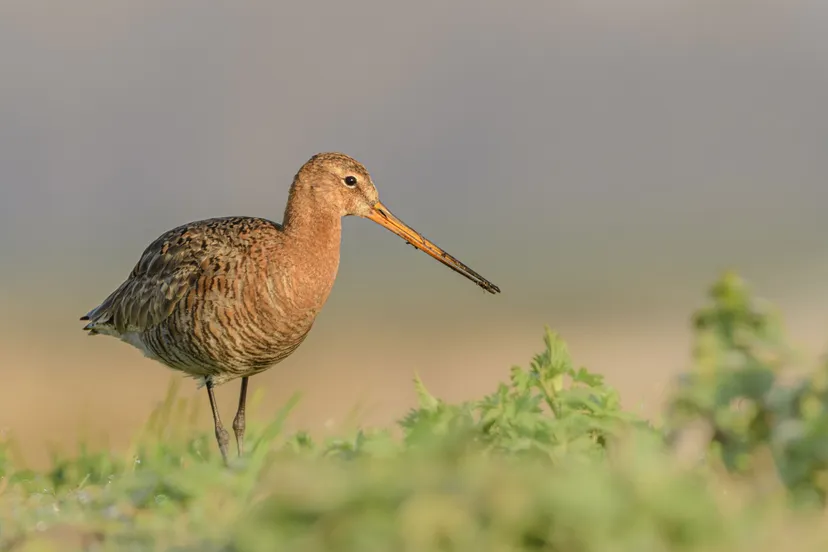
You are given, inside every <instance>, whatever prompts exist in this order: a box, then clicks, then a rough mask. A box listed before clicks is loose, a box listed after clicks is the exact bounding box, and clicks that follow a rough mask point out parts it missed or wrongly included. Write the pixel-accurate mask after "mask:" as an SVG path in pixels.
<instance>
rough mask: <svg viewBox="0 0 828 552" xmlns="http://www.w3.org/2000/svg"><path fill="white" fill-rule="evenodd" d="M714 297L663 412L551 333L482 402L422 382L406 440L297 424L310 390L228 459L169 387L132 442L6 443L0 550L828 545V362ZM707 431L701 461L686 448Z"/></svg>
mask: <svg viewBox="0 0 828 552" xmlns="http://www.w3.org/2000/svg"><path fill="white" fill-rule="evenodd" d="M710 299H711V300H710V303H709V305H707V306H706V307H705V308H703V309H701V310H700V311H699V312H698V313H697V314H696V316H695V318H694V330H695V335H696V343H695V348H694V352H693V358H692V361H693V362H692V366H691V369H690V370H689V371H688V372H687V373H685V374H683V376H682V378H681V379H680V381H679V382H678V383H677V385H676V388H675V390H674V392H673V394H672V396H671V397H670V399H669V400H668V402H667V409H666V411H665V416H664V422H663V425H662V426H661V427H654V426H653V425H652V424H650V423H648V422H647V421H645V420H642V419H640V418H638V417H637V416H634V415H632V414H631V413H629V412H627V411H625V410H624V409H623V408H622V405H621V400H620V397H619V396H618V393H617V392H616V391H615V390H614V389H612V388H611V387H610V386H608V385H607V384H606V383H605V382H604V380H603V378H602V377H601V376H600V375H598V374H594V373H592V372H590V371H589V370H587V369H585V368H581V367H577V368H576V365H575V364H574V363H573V361H572V358H571V356H570V354H569V352H568V350H567V347H566V344H565V343H564V341H563V340H562V339H561V338H560V337H559V336H558V335H557V334H555V333H554V332H552V331H550V330H547V331H546V334H545V336H544V344H545V347H544V350H543V351H542V352H541V353H540V354H538V355H536V356H535V357H534V358H533V359H532V361H531V363H530V365H529V368H528V369H524V368H520V367H514V368H512V369H511V372H510V374H509V376H508V379H507V381H506V382H504V383H502V384H500V385H498V386H497V388H496V389H495V390H494V391H493V392H492V393H490V394H489V395H486V396H484V397H482V398H480V399H478V400H472V401H466V402H462V403H456V404H452V403H447V402H445V401H443V400H441V399H439V398H437V397H435V396H433V395H432V394H431V393H430V392H429V391H428V390H427V389H426V387H425V385H424V384H423V382H422V381H421V380H420V379H419V378H415V382H414V383H415V392H416V394H417V397H418V406H417V407H416V408H414V409H412V410H411V411H410V412H408V413H407V414H406V415H405V416H404V417H403V418H402V419H401V420H400V422H399V424H398V426H399V427H398V429H399V430H400V433H401V436H395V435H394V433H393V432H392V431H390V430H389V429H367V428H362V429H359V430H357V431H355V432H354V433H352V434H350V435H343V436H340V437H338V438H335V439H327V440H324V441H322V442H316V441H314V439H312V438H311V437H310V436H309V435H308V434H307V433H305V432H298V433H295V434H286V433H285V432H284V430H283V428H284V421H285V419H286V417H287V416H288V415H289V412H290V410H291V408H292V407H293V405H294V404H295V403H296V398H294V399H292V400H291V401H289V402H288V404H286V405H285V407H284V408H283V409H282V411H281V412H280V413H279V414H278V415H277V416H276V417H275V419H274V420H272V421H271V423H269V424H268V425H266V426H264V427H256V426H254V427H251V428H250V429H249V431H248V434H249V435H248V442H249V443H250V446H249V451H248V453H247V454H246V455H245V457H244V458H242V459H239V460H238V461H237V462H235V463H234V464H233V465H232V466H231V467H230V468H229V469H227V468H225V467H223V465H222V463H221V461H220V458H219V455H218V452H217V448H216V446H215V442H214V439H213V436H212V433H211V432H209V431H206V430H205V428H201V427H199V426H198V425H197V424H196V423H195V416H194V413H195V410H194V403H191V402H188V401H186V400H183V399H179V398H178V397H177V385H173V386H172V387H171V388H170V392H169V393H168V396H167V397H166V399H165V401H164V402H163V403H162V404H161V405H159V407H158V408H157V409H156V411H155V412H154V414H153V415H152V417H151V419H150V421H149V423H148V424H147V426H146V428H145V430H144V431H143V432H142V433H141V434H140V435H139V436H138V437H137V438H136V440H135V444H134V446H133V447H132V448H131V449H130V450H129V451H128V453H126V454H117V453H112V452H107V451H93V450H89V449H87V448H84V447H80V448H79V450H78V452H77V453H76V454H74V455H71V456H66V455H56V456H55V457H54V459H53V462H52V467H51V469H49V470H46V471H43V472H38V471H33V470H27V469H24V468H23V467H21V463H20V461H13V459H14V458H15V455H13V454H12V452H13V448H12V446H11V443H9V442H7V441H2V440H0V551H6V550H9V551H11V550H14V551H22V550H61V551H62V550H176V551H180V552H187V551H208V552H209V551H217V552H218V551H222V552H258V551H267V552H270V551H272V550H291V551H326V550H343V551H348V550H353V551H360V552H371V551H389V550H393V551H403V552H406V551H410V552H418V551H432V550H445V551H466V550H468V551H486V550H491V551H497V552H500V551H504V552H505V551H510V552H512V551H513V552H521V551H534V550H537V551H541V550H542V551H566V552H593V551H594V552H598V551H601V552H603V551H609V552H622V551H630V552H632V551H670V550H681V551H701V550H705V551H706V550H722V551H724V550H728V551H730V550H750V551H751V552H753V551H757V550H758V551H762V550H776V549H779V547H778V546H776V545H775V544H774V541H773V540H772V539H774V538H777V539H779V542H781V543H782V544H787V543H789V541H788V540H787V539H786V538H783V537H780V535H783V536H784V535H787V534H788V532H790V531H796V534H797V537H798V543H797V548H798V549H801V550H824V549H828V548H826V546H825V545H826V544H828V534H826V531H825V530H823V529H821V528H822V527H824V524H820V523H818V522H815V521H814V520H815V519H818V517H817V516H819V515H822V512H823V511H824V502H825V497H826V481H827V480H826V476H825V474H826V459H827V458H828V446H827V445H826V444H825V443H828V439H826V437H828V435H826V431H828V416H827V415H826V400H827V399H826V386H828V377H826V376H828V371H827V370H826V367H820V368H819V369H817V370H815V371H811V372H807V371H806V372H803V374H804V375H803V374H799V375H798V379H796V380H795V381H793V382H792V383H791V382H789V381H787V380H786V379H785V378H786V377H787V376H790V372H791V368H792V367H794V364H795V362H796V358H795V355H794V354H793V353H792V351H791V350H790V349H789V347H788V346H787V344H786V341H785V338H784V335H783V332H782V330H781V325H780V324H779V322H778V317H777V316H775V315H774V314H773V313H772V312H771V310H770V309H769V308H767V307H766V306H764V305H762V304H761V303H760V302H758V301H756V300H755V299H753V298H752V297H751V296H750V295H749V293H748V291H747V289H746V286H745V285H744V283H743V282H742V281H741V280H740V279H739V278H737V277H736V276H734V275H730V274H728V275H725V276H724V277H723V278H722V279H721V280H720V281H719V282H717V283H716V284H715V285H714V286H713V288H712V291H711V298H710ZM788 379H790V378H788ZM694 428H701V429H702V431H703V436H704V439H703V440H702V442H701V444H702V446H701V449H700V450H701V452H702V453H703V454H701V455H699V456H698V457H691V458H690V461H689V462H688V459H687V458H683V457H682V454H681V452H680V447H679V445H680V443H681V441H682V439H683V437H684V436H685V435H686V434H687V433H688V432H690V431H691V430H693V429H694ZM768 481H772V482H775V485H768ZM769 489H770V490H769ZM734 497H736V498H734ZM789 503H793V504H795V505H797V506H798V507H797V508H795V509H792V508H789V506H788V505H789ZM806 537H807V538H810V539H811V540H810V541H806V540H805V539H806Z"/></svg>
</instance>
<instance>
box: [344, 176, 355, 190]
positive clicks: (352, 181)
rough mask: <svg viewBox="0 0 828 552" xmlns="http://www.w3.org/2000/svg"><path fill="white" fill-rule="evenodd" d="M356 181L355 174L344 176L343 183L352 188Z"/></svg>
mask: <svg viewBox="0 0 828 552" xmlns="http://www.w3.org/2000/svg"><path fill="white" fill-rule="evenodd" d="M356 183H357V179H356V177H355V176H346V177H345V185H346V186H348V187H349V188H353V187H354V186H356Z"/></svg>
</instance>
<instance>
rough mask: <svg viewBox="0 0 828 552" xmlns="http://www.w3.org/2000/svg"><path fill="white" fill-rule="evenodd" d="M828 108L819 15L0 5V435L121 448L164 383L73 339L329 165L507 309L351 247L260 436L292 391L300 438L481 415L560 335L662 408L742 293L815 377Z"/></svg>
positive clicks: (367, 231) (122, 357)
mask: <svg viewBox="0 0 828 552" xmlns="http://www.w3.org/2000/svg"><path fill="white" fill-rule="evenodd" d="M826 98H828V4H826V3H824V2H820V1H817V0H811V1H804V0H803V1H796V0H786V1H782V0H778V1H776V2H770V1H758V0H751V1H747V0H724V1H723V0H715V1H714V0H697V1H690V0H631V1H619V0H585V1H583V0H582V1H575V0H569V1H561V0H558V1H548V0H547V1H523V2H513V3H508V2H494V1H479V0H478V1H473V0H462V1H457V2H451V3H445V2H437V1H420V2H409V3H405V4H402V3H399V5H397V4H395V3H389V2H380V1H366V0H353V1H350V2H321V1H316V2H304V3H298V2H297V3H286V2H253V1H248V2H235V3H228V2H219V1H203V0H201V1H195V0H179V1H177V2H161V1H156V0H146V1H141V2H137V1H133V2H117V1H111V0H106V1H105V0H78V1H76V2H72V3H71V4H69V3H65V2H57V1H41V2H31V1H25V2H24V1H22V0H19V1H14V0H0V259H2V263H3V264H2V271H0V302H1V303H2V305H3V306H4V309H3V310H4V316H3V317H2V320H0V330H2V334H0V362H1V363H2V364H0V370H2V372H3V376H4V383H3V385H2V386H0V428H2V427H7V428H10V429H11V430H12V431H13V432H14V433H15V434H16V435H18V436H19V437H20V440H21V441H23V442H24V448H28V449H29V450H30V451H34V452H33V453H32V454H35V455H37V454H38V451H39V450H41V449H42V446H43V443H44V442H45V441H48V440H52V441H60V442H63V441H65V440H66V439H70V438H73V436H74V435H75V434H76V432H77V428H78V427H81V426H84V427H86V428H87V429H88V431H89V432H90V435H92V437H90V438H98V437H99V436H100V435H103V434H107V435H110V436H111V437H112V440H111V442H113V444H114V445H116V446H119V445H121V444H123V443H124V442H125V441H126V439H127V438H128V434H129V432H132V431H133V430H134V429H135V428H136V427H137V426H138V425H140V424H141V423H142V421H143V420H144V419H145V417H146V415H147V413H148V412H149V410H150V409H151V408H152V407H153V405H154V402H155V401H156V400H157V399H159V398H160V397H161V396H162V394H163V391H164V388H165V385H166V383H167V381H168V379H169V378H170V374H169V373H168V372H166V371H165V370H164V369H163V368H161V367H160V366H157V365H154V364H153V363H151V362H150V361H147V360H144V359H142V358H141V357H140V355H139V354H138V353H137V352H136V351H134V350H131V349H130V348H129V347H128V346H126V345H123V344H119V343H117V342H115V341H114V340H108V339H103V338H101V339H95V340H92V339H86V338H85V337H84V335H83V333H82V332H81V331H80V323H79V322H77V317H78V316H80V315H81V314H83V313H84V312H86V311H87V310H88V309H89V308H91V307H92V306H94V305H95V304H97V303H98V302H99V301H100V300H102V299H103V298H104V297H105V296H106V294H108V293H109V292H110V291H111V290H112V289H114V287H115V286H117V285H118V283H120V281H121V280H122V279H123V278H124V277H125V276H126V275H127V274H128V272H129V270H130V269H131V268H132V265H133V264H134V262H135V261H136V260H137V258H138V255H139V254H140V253H141V251H142V250H143V248H144V247H145V246H146V244H147V243H148V242H149V241H151V240H152V239H153V238H155V237H156V236H157V235H159V234H160V233H161V232H163V231H164V230H166V229H168V228H170V227H172V226H176V225H178V224H181V223H183V222H187V221H190V220H194V219H199V218H206V217H210V216H217V215H227V214H249V215H257V216H265V217H268V218H271V219H275V220H280V219H281V215H282V211H283V209H284V201H285V199H286V196H287V190H288V186H289V184H290V181H291V179H292V176H293V174H294V173H295V172H296V170H297V169H298V168H299V166H300V165H301V164H302V163H303V162H304V161H305V160H307V158H308V157H310V156H311V155H312V154H313V153H316V152H318V151H324V150H339V151H343V152H345V153H348V154H350V155H353V156H355V157H357V158H358V159H360V160H361V161H363V162H364V163H365V164H366V165H367V166H368V168H369V170H370V171H371V172H372V175H373V177H374V180H375V181H376V182H377V185H378V188H379V190H380V194H381V197H382V199H383V202H384V203H386V205H388V206H389V207H390V208H391V209H392V210H394V211H395V212H396V214H398V215H399V216H400V217H401V218H402V219H403V220H405V221H406V222H408V223H410V224H411V225H412V226H414V227H415V228H417V229H418V230H420V231H421V232H423V233H424V234H425V235H426V236H428V237H430V238H432V239H433V240H434V241H435V242H437V243H438V244H440V245H442V246H443V247H445V248H446V249H447V250H448V251H450V252H451V253H453V254H455V255H456V256H457V257H459V258H460V259H461V260H463V261H464V262H466V263H467V264H469V265H471V266H472V267H474V268H475V269H477V270H478V271H479V272H481V273H482V274H484V275H485V276H487V277H488V278H490V279H491V280H493V281H494V282H496V283H497V284H499V285H500V286H501V288H502V289H503V294H502V295H500V296H497V297H491V296H486V295H484V294H483V292H482V291H480V290H479V289H477V288H475V287H474V286H473V285H471V284H469V283H468V282H467V281H465V280H463V279H462V278H460V277H459V276H457V275H455V274H453V273H451V272H450V271H448V270H447V269H445V267H442V266H440V265H439V264H437V263H435V262H433V261H431V260H430V259H428V257H426V256H425V255H423V254H421V253H417V252H415V251H414V250H413V249H411V248H410V247H407V246H405V245H404V244H403V242H402V241H400V240H399V239H397V238H395V237H394V236H392V235H390V234H388V233H387V232H385V231H383V230H381V229H380V228H378V227H375V226H374V225H372V224H371V223H370V222H367V221H359V220H347V221H346V225H345V227H346V232H345V238H344V242H343V262H342V265H341V269H340V277H339V280H338V282H337V285H336V288H335V290H334V294H333V296H332V299H331V301H330V302H329V304H328V306H327V307H326V310H325V311H324V312H323V314H322V316H321V317H320V319H319V321H318V323H317V326H316V328H315V329H314V332H313V333H312V337H311V338H309V339H308V341H307V342H306V345H304V346H303V348H302V349H301V350H300V351H299V352H297V353H296V354H295V355H294V356H293V357H291V359H290V360H288V361H286V362H285V363H284V364H282V365H280V366H279V367H278V368H276V369H274V370H272V371H271V372H269V373H268V374H266V375H263V376H260V377H258V378H256V380H254V384H255V386H256V388H259V389H263V390H264V392H265V394H264V397H265V399H264V402H263V405H262V415H263V416H264V415H266V414H267V413H269V412H271V411H272V410H273V409H275V408H276V407H277V406H278V404H279V402H280V401H282V400H284V398H286V397H287V396H288V395H289V394H290V393H292V392H293V391H295V390H301V391H303V392H304V393H305V401H304V402H303V403H302V406H300V408H299V410H298V411H297V417H296V418H295V423H296V424H298V425H305V426H310V427H312V428H317V427H321V426H322V425H323V424H324V422H325V421H326V420H329V419H330V420H333V421H334V422H338V421H341V420H342V419H343V417H344V416H345V413H346V412H347V411H348V409H349V408H351V407H352V406H353V405H355V404H357V403H360V404H361V405H363V406H364V409H365V410H364V412H363V419H364V420H366V421H369V422H381V421H382V422H384V421H387V420H390V419H392V418H394V417H398V416H399V415H401V414H402V413H403V412H404V410H405V408H406V407H407V405H409V404H410V403H411V400H412V398H413V396H412V395H413V393H411V388H410V385H409V381H410V378H411V376H412V375H413V372H414V371H415V370H416V371H419V372H420V373H421V375H423V377H424V378H425V379H426V382H427V383H429V382H430V387H431V388H432V389H433V390H434V391H435V392H437V393H438V394H441V395H443V396H446V397H448V398H451V399H454V398H470V397H472V396H475V395H476V394H478V393H481V392H483V391H486V390H488V389H490V388H492V387H493V386H494V384H495V383H496V382H497V381H498V380H499V379H501V378H503V377H506V375H507V369H508V367H509V365H511V364H514V363H526V362H527V361H528V359H529V358H530V357H531V355H532V354H533V353H534V352H536V351H537V350H538V349H539V347H540V345H541V342H540V337H541V334H542V331H543V325H544V324H550V325H552V326H553V327H555V328H556V329H558V330H560V331H561V332H562V333H563V334H564V336H565V337H567V338H568V339H569V341H570V343H571V346H572V349H573V351H574V352H575V354H576V356H577V358H578V359H579V360H581V361H583V362H585V363H588V364H589V365H590V366H591V367H592V368H593V369H597V370H599V371H601V372H603V373H606V374H607V376H608V378H609V379H610V381H611V382H612V383H613V384H615V385H617V386H618V387H619V388H621V390H622V392H623V393H624V394H625V397H627V398H628V402H629V403H631V404H630V406H631V407H636V405H639V406H641V407H643V408H652V405H653V404H657V402H658V400H659V398H660V397H661V393H662V391H663V387H664V385H665V383H666V382H668V381H669V377H670V375H671V374H673V373H675V371H676V370H679V369H681V368H683V367H684V363H685V362H686V358H687V354H686V353H687V347H688V333H687V317H688V315H689V314H690V312H691V309H692V308H694V307H695V306H696V305H698V304H699V302H700V301H701V300H702V299H703V293H704V289H705V286H706V285H707V284H708V283H709V282H710V281H711V280H712V279H713V278H714V277H715V276H716V275H717V274H718V272H719V271H720V270H721V269H723V268H727V267H734V268H737V269H739V270H740V271H741V272H742V273H743V274H744V275H745V276H747V277H748V278H749V279H750V280H751V281H752V282H754V283H755V284H756V285H757V286H758V287H759V290H760V291H761V292H762V293H763V294H764V295H766V296H769V297H770V298H772V299H773V300H774V301H776V302H777V303H779V304H780V305H782V307H783V309H784V310H785V312H786V314H787V315H788V318H789V321H790V322H791V325H792V328H793V329H794V330H795V332H796V334H797V337H798V338H799V339H800V341H802V342H803V343H806V344H808V345H810V346H812V350H813V351H814V352H819V351H820V348H819V347H820V345H821V344H822V341H823V338H828V331H826V317H828V293H827V292H828V283H826V282H828V262H826V260H827V257H826V256H827V255H828V243H826V236H827V235H828V217H826V216H825V213H826V201H828V155H826V147H828V111H826V109H825V102H826ZM826 341H828V339H826ZM190 383H191V382H186V383H185V386H184V391H185V392H186V394H194V393H196V391H195V389H194V388H193V387H192V386H191V385H190ZM236 392H237V390H236V385H235V384H233V385H232V386H228V387H227V388H225V389H223V390H222V392H221V394H222V401H223V404H224V405H226V410H227V413H226V414H225V417H226V418H227V417H229V416H232V413H231V412H230V410H231V408H232V406H231V405H232V404H233V403H234V401H235V395H236ZM203 414H204V417H205V424H207V423H208V422H207V419H208V418H207V413H206V409H205V411H204V413H203ZM205 427H206V426H205Z"/></svg>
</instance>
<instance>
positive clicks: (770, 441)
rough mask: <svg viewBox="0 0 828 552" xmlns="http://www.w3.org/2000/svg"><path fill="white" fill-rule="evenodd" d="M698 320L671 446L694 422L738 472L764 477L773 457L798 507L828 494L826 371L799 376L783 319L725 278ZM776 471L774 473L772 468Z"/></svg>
mask: <svg viewBox="0 0 828 552" xmlns="http://www.w3.org/2000/svg"><path fill="white" fill-rule="evenodd" d="M710 299H711V301H710V305H708V306H707V307H705V308H703V309H701V310H700V311H699V312H698V313H697V314H696V316H695V319H694V323H695V328H696V345H695V350H694V354H693V361H694V365H693V369H692V371H690V372H689V373H687V374H684V375H683V376H682V379H681V381H680V384H679V386H678V389H677V390H676V392H675V394H674V396H673V397H672V399H671V401H670V403H669V405H668V410H667V426H666V430H667V433H668V436H669V438H670V440H671V441H675V440H676V439H678V437H679V436H680V435H681V433H682V431H683V430H684V429H686V428H687V427H688V426H691V425H693V424H696V423H701V424H703V425H704V426H705V427H706V428H707V430H708V435H709V449H708V450H709V452H710V453H711V455H712V456H713V457H714V458H719V459H721V461H722V462H723V464H724V466H725V467H726V468H727V469H728V470H729V471H731V472H732V473H734V474H738V475H741V476H751V477H752V478H753V479H754V480H755V481H756V482H757V483H759V482H761V481H762V480H763V479H764V476H765V475H766V473H763V472H767V470H768V466H767V462H766V461H765V460H766V459H768V458H770V459H771V460H772V462H773V464H774V467H775V470H776V471H777V473H778V475H779V477H780V478H781V481H782V482H783V483H784V485H785V486H786V487H787V488H788V489H789V490H790V491H791V494H792V497H793V498H794V499H795V501H797V502H804V503H808V502H813V501H817V502H819V503H821V504H824V502H825V499H826V493H828V366H820V367H818V368H817V369H816V370H813V371H812V372H811V373H806V374H805V375H804V376H799V377H798V378H796V379H795V381H793V383H786V382H785V378H787V379H791V378H793V377H795V376H796V374H794V373H793V369H794V368H795V367H796V365H795V362H796V360H797V359H796V356H795V355H794V354H793V351H792V349H791V347H790V346H789V345H788V343H787V341H786V339H785V335H784V332H783V331H782V327H781V324H780V321H779V316H778V315H777V314H776V313H775V312H773V310H772V309H771V308H770V307H769V306H768V305H767V304H764V303H763V302H761V301H757V300H755V299H754V298H752V297H751V295H750V294H749V292H748V289H747V286H746V284H745V283H744V281H742V280H741V279H740V278H739V277H738V276H736V275H735V274H732V273H728V274H725V275H724V276H723V277H722V278H721V279H720V280H719V281H718V282H716V284H715V285H714V286H713V287H712V288H711V291H710ZM772 469H773V468H772Z"/></svg>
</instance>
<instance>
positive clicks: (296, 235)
mask: <svg viewBox="0 0 828 552" xmlns="http://www.w3.org/2000/svg"><path fill="white" fill-rule="evenodd" d="M321 199H322V198H317V197H316V196H315V195H314V194H313V193H297V192H296V190H295V189H292V190H291V193H290V196H289V197H288V203H287V207H286V208H285V215H284V219H283V221H282V227H283V228H284V231H285V234H288V235H289V236H290V237H291V239H292V240H294V241H295V242H298V243H302V244H303V245H305V244H310V243H313V244H316V245H315V247H314V249H316V250H317V251H320V252H323V251H327V250H329V249H331V248H335V249H336V250H337V251H339V244H340V239H341V236H342V216H341V215H340V214H339V212H337V211H336V210H334V209H332V208H331V206H330V205H329V204H327V203H325V202H324V201H321Z"/></svg>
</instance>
